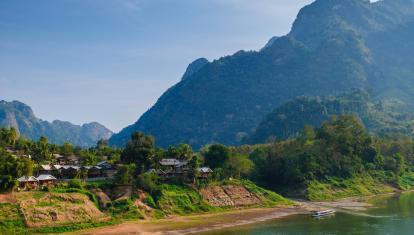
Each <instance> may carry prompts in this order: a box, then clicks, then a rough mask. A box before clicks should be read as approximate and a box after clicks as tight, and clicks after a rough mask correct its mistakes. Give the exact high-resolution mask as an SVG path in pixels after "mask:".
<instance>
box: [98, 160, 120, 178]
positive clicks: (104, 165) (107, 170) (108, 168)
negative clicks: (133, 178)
mask: <svg viewBox="0 0 414 235" xmlns="http://www.w3.org/2000/svg"><path fill="white" fill-rule="evenodd" d="M96 166H97V167H100V168H101V173H102V177H113V176H114V175H115V173H116V171H117V170H116V167H115V166H114V165H112V164H111V163H109V162H107V161H102V162H98V163H97V164H96Z"/></svg>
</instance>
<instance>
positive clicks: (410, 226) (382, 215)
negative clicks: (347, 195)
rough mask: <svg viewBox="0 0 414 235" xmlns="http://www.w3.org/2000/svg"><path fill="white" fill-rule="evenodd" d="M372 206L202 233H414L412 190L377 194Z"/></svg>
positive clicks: (209, 234) (238, 234)
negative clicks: (318, 217)
mask: <svg viewBox="0 0 414 235" xmlns="http://www.w3.org/2000/svg"><path fill="white" fill-rule="evenodd" d="M369 202H370V203H372V204H373V205H374V208H371V209H368V210H367V211H363V212H357V213H355V214H352V213H339V212H337V214H336V215H335V216H332V217H329V218H324V219H314V218H311V217H310V216H306V215H300V216H291V217H287V218H283V219H276V220H272V221H268V222H264V223H259V224H254V225H248V226H242V227H237V228H231V229H227V230H221V231H214V232H209V233H204V235H244V234H259V235H268V234H281V235H282V234H283V235H284V234H295V235H296V234H318V235H319V234H324V235H325V234H375V235H377V234H379V235H382V234H396V235H405V234H413V235H414V193H413V192H410V193H404V194H401V195H394V196H386V197H384V196H383V197H378V198H374V199H372V200H370V201H369Z"/></svg>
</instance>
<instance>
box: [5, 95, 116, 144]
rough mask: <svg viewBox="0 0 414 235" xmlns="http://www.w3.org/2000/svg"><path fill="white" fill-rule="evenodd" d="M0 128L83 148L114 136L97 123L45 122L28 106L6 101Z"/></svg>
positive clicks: (34, 138) (30, 137) (35, 138)
mask: <svg viewBox="0 0 414 235" xmlns="http://www.w3.org/2000/svg"><path fill="white" fill-rule="evenodd" d="M0 127H15V128H16V130H18V132H19V134H20V135H22V136H24V137H26V138H28V139H31V140H38V139H39V138H40V137H41V136H45V137H47V138H48V140H49V142H51V143H55V144H63V143H64V142H70V143H72V144H73V145H75V146H82V147H89V146H94V145H95V144H96V143H97V142H98V140H100V139H109V138H110V137H111V135H112V134H113V133H112V131H110V130H109V129H108V128H106V127H104V126H103V125H101V124H99V123H97V122H92V123H87V124H83V125H82V126H79V125H74V124H72V123H70V122H65V121H53V122H47V121H43V120H41V119H39V118H37V117H36V116H35V115H34V113H33V110H32V109H31V108H30V107H29V106H27V105H26V104H24V103H21V102H19V101H12V102H6V101H4V100H3V101H0Z"/></svg>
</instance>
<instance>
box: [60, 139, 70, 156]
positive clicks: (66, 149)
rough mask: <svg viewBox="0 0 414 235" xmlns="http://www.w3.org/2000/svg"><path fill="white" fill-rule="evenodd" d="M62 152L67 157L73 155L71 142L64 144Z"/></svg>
mask: <svg viewBox="0 0 414 235" xmlns="http://www.w3.org/2000/svg"><path fill="white" fill-rule="evenodd" d="M60 152H61V154H62V155H63V156H65V157H69V156H71V155H73V145H72V144H71V143H69V142H65V143H63V145H62V147H61V148H60Z"/></svg>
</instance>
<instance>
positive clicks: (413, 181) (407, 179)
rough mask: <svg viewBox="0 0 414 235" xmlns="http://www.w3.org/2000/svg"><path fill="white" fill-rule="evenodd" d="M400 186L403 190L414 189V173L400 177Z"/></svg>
mask: <svg viewBox="0 0 414 235" xmlns="http://www.w3.org/2000/svg"><path fill="white" fill-rule="evenodd" d="M398 186H399V187H400V188H401V189H403V190H411V189H413V188H414V173H413V172H410V173H406V174H404V175H402V176H401V177H399V179H398Z"/></svg>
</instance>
